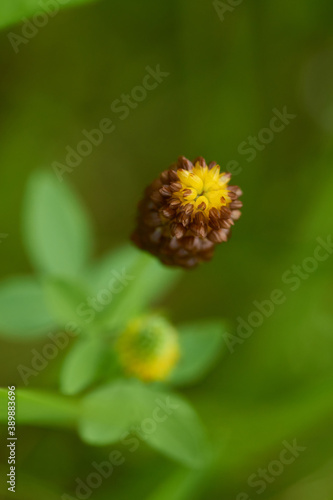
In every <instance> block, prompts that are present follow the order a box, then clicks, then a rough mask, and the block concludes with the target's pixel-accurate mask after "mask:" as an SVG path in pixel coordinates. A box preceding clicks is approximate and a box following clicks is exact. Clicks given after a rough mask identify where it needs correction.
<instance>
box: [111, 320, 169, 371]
mask: <svg viewBox="0 0 333 500" xmlns="http://www.w3.org/2000/svg"><path fill="white" fill-rule="evenodd" d="M177 335H178V334H177V331H176V330H175V329H174V327H173V326H172V325H171V324H170V323H169V322H168V321H167V320H166V319H165V318H163V317H160V316H156V315H154V316H145V317H141V318H136V319H135V320H132V321H131V322H130V323H129V325H128V326H127V328H126V330H125V331H124V332H123V333H122V334H121V335H120V337H119V339H118V341H117V344H116V351H117V352H118V356H119V360H120V364H121V365H122V366H123V368H124V370H125V371H126V372H127V373H128V374H129V375H134V376H136V377H138V378H139V379H141V380H144V381H153V380H164V379H165V378H166V377H167V376H168V374H169V373H170V372H171V370H172V368H173V367H174V365H175V364H176V362H177V361H178V358H179V344H178V336H177Z"/></svg>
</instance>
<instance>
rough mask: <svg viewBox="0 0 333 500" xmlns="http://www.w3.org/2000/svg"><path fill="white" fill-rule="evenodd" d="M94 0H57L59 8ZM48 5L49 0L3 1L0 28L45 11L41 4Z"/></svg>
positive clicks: (0, 10) (0, 12) (0, 7)
mask: <svg viewBox="0 0 333 500" xmlns="http://www.w3.org/2000/svg"><path fill="white" fill-rule="evenodd" d="M91 1H93V0H68V1H67V2H61V1H59V2H57V5H58V8H59V9H62V8H63V7H71V6H75V5H79V4H81V3H82V4H83V3H87V2H91ZM43 4H44V5H45V4H46V5H47V1H45V2H40V0H10V1H3V2H2V3H1V4H0V28H4V27H6V26H8V25H10V24H13V23H16V22H20V21H22V20H23V18H25V17H28V16H32V15H33V14H36V13H37V12H41V11H43V9H41V5H43Z"/></svg>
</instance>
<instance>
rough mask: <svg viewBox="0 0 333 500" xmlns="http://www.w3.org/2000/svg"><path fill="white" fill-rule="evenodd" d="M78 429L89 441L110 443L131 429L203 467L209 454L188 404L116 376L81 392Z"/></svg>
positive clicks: (184, 460)
mask: <svg viewBox="0 0 333 500" xmlns="http://www.w3.org/2000/svg"><path fill="white" fill-rule="evenodd" d="M79 429H80V434H81V437H82V438H83V439H84V440H85V441H86V442H88V443H90V444H94V445H106V444H111V443H114V442H116V441H118V440H119V439H121V438H122V437H123V436H124V433H125V432H126V431H130V430H131V431H132V432H135V433H136V434H137V435H138V437H139V438H141V439H142V440H144V441H146V442H147V443H148V444H150V446H152V447H153V448H156V449H158V450H159V451H160V452H161V453H164V454H165V455H167V456H169V457H171V458H173V459H175V460H177V461H180V462H181V463H184V464H186V465H187V466H190V467H202V466H203V465H204V464H205V462H206V460H207V457H208V452H207V442H206V438H205V432H204V430H203V428H202V425H201V422H200V420H199V418H198V416H197V414H196V413H195V411H194V410H193V408H192V407H191V406H190V405H189V404H188V403H187V402H186V401H185V400H183V399H182V398H180V397H179V396H176V395H175V394H172V393H167V392H160V391H156V390H154V389H152V388H149V387H147V386H146V385H144V384H141V383H139V382H138V381H136V380H128V381H126V380H119V381H116V382H114V383H112V384H109V385H107V386H105V387H102V388H101V389H98V390H97V391H95V392H93V393H91V394H90V395H88V396H86V397H85V398H84V400H83V407H82V417H81V420H80V425H79Z"/></svg>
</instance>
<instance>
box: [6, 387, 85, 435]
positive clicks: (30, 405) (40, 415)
mask: <svg viewBox="0 0 333 500" xmlns="http://www.w3.org/2000/svg"><path fill="white" fill-rule="evenodd" d="M7 400H8V396H7V389H0V423H7ZM79 410H80V406H79V403H78V401H76V400H74V399H72V398H67V397H64V396H59V395H54V394H50V393H47V392H42V391H30V390H27V389H18V390H17V391H16V419H17V420H16V424H17V425H18V426H19V425H20V424H30V425H40V426H47V427H53V426H56V427H59V426H60V427H75V425H76V423H77V419H78V416H79Z"/></svg>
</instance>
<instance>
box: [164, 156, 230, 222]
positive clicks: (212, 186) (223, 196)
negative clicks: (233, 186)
mask: <svg viewBox="0 0 333 500" xmlns="http://www.w3.org/2000/svg"><path fill="white" fill-rule="evenodd" d="M177 174H178V177H179V180H180V184H181V185H182V188H181V189H180V190H179V191H176V192H175V193H173V194H172V198H175V199H178V200H180V201H181V205H180V206H186V205H187V204H188V203H190V202H192V205H193V211H192V213H191V218H192V221H193V220H194V217H195V214H196V213H197V212H202V213H203V214H204V215H205V216H206V217H207V218H209V211H210V209H211V208H216V209H217V210H220V209H221V208H222V207H226V206H227V205H229V203H231V198H230V196H229V191H228V183H229V181H230V177H231V176H230V174H226V173H220V167H219V166H218V165H215V166H214V167H212V168H211V169H209V168H208V166H207V165H204V166H203V165H200V163H199V162H197V163H196V164H195V165H194V167H193V170H192V172H189V171H188V170H182V169H179V170H178V171H177Z"/></svg>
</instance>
